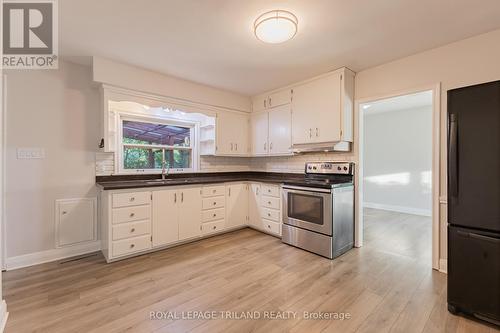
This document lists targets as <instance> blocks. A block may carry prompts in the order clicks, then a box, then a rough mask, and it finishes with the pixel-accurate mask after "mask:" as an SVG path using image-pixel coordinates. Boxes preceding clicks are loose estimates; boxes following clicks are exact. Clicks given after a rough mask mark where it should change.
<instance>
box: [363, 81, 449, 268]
mask: <svg viewBox="0 0 500 333" xmlns="http://www.w3.org/2000/svg"><path fill="white" fill-rule="evenodd" d="M424 91H432V268H433V269H436V270H439V258H440V253H439V242H440V225H439V224H440V221H439V220H440V196H439V189H440V184H441V175H440V166H441V158H440V157H441V156H440V154H441V145H440V140H441V83H435V84H428V85H424V86H419V87H415V88H412V89H405V90H401V91H395V92H392V93H388V94H381V95H376V96H373V97H367V98H360V99H356V100H355V114H356V115H357V117H358V121H357V122H355V124H356V125H357V133H358V140H356V142H357V143H356V144H355V151H357V153H356V156H357V160H358V163H357V170H356V171H357V172H356V173H355V184H356V185H357V189H358V190H357V194H356V201H355V203H356V209H355V215H356V218H355V237H354V241H355V243H354V244H355V246H356V247H361V246H363V227H364V214H363V205H362V202H363V190H364V189H363V167H364V166H363V162H364V161H363V155H364V154H363V153H364V147H363V139H364V124H363V118H364V117H363V116H364V112H365V110H363V109H362V108H361V106H362V105H363V104H367V103H372V102H376V101H379V100H383V99H388V98H392V97H398V96H403V95H410V94H415V93H419V92H424ZM355 131H356V129H355Z"/></svg>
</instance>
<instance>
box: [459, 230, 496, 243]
mask: <svg viewBox="0 0 500 333" xmlns="http://www.w3.org/2000/svg"><path fill="white" fill-rule="evenodd" d="M457 233H458V234H459V235H460V236H464V237H470V238H476V239H480V240H484V241H487V242H492V243H500V238H494V237H488V236H485V235H479V234H476V233H473V232H464V231H457Z"/></svg>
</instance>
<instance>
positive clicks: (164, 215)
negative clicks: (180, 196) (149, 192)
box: [153, 190, 179, 246]
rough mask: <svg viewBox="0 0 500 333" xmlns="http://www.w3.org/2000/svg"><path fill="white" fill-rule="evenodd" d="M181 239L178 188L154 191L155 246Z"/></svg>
mask: <svg viewBox="0 0 500 333" xmlns="http://www.w3.org/2000/svg"><path fill="white" fill-rule="evenodd" d="M178 240H179V210H178V206H177V190H162V191H155V192H153V246H163V245H167V244H170V243H173V242H176V241H178Z"/></svg>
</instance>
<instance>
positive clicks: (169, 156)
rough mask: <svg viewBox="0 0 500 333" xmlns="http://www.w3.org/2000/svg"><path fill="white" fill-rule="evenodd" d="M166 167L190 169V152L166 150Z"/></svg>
mask: <svg viewBox="0 0 500 333" xmlns="http://www.w3.org/2000/svg"><path fill="white" fill-rule="evenodd" d="M165 158H166V162H167V165H170V167H171V168H175V169H181V168H182V169H188V168H191V150H177V149H174V150H168V151H165Z"/></svg>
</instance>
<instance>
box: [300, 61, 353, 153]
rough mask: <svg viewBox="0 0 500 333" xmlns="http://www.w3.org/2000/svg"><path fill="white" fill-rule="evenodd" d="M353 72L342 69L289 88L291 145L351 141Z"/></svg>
mask: <svg viewBox="0 0 500 333" xmlns="http://www.w3.org/2000/svg"><path fill="white" fill-rule="evenodd" d="M353 95H354V73H353V72H352V71H350V70H348V69H346V68H343V69H340V70H337V71H334V72H332V73H329V74H327V75H323V76H321V77H319V78H317V79H313V80H311V81H307V82H305V83H303V84H300V85H297V86H295V87H294V88H293V99H292V143H293V145H294V146H295V145H304V144H322V143H337V142H341V141H344V142H346V141H347V142H352V127H353V121H352V113H353Z"/></svg>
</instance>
